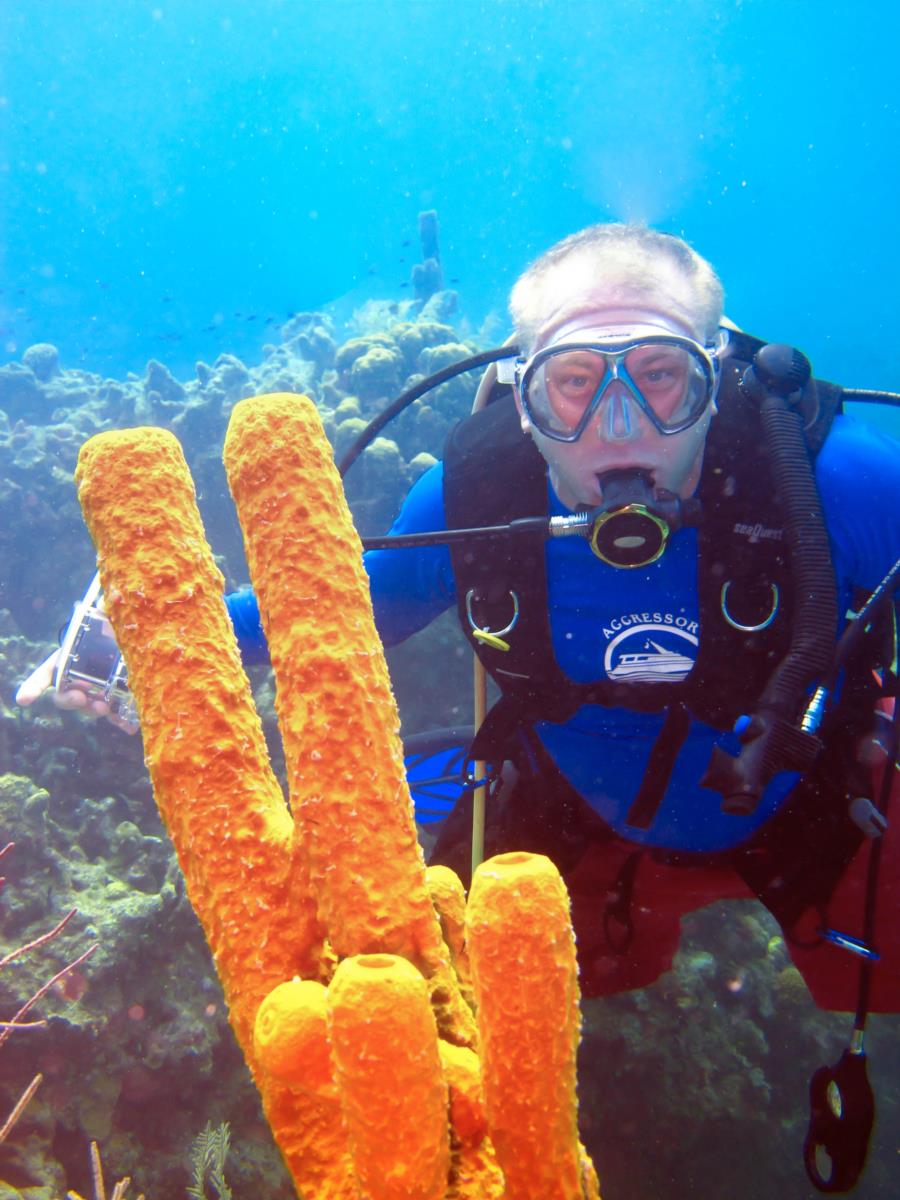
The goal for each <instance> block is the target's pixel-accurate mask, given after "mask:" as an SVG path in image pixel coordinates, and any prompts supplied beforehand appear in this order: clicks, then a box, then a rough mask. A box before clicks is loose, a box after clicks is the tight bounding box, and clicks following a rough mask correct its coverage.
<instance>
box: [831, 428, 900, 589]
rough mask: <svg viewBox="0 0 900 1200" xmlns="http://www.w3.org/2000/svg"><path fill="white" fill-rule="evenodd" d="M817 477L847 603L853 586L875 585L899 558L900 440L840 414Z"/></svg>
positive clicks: (837, 571)
mask: <svg viewBox="0 0 900 1200" xmlns="http://www.w3.org/2000/svg"><path fill="white" fill-rule="evenodd" d="M816 483H817V485H818V488H819V495H820V496H821V499H822V510H823V514H824V517H825V526H826V528H827V530H828V536H829V539H830V541H831V549H832V555H833V559H834V567H835V573H836V575H837V580H838V587H839V589H840V590H841V592H842V593H843V594H842V595H841V600H842V601H843V602H844V603H846V601H847V600H848V599H849V597H848V596H847V595H846V592H847V589H848V588H851V587H860V588H865V589H866V590H868V591H871V590H872V589H873V588H876V587H877V586H878V584H879V583H880V582H881V580H882V579H884V577H885V575H887V573H888V571H889V570H890V569H891V567H892V566H893V565H894V563H895V562H896V561H897V559H898V558H900V442H898V441H896V440H895V439H894V438H891V437H888V436H887V435H886V434H883V433H880V432H878V431H877V430H875V429H872V428H871V427H870V426H868V425H866V424H864V423H863V422H860V421H856V420H854V419H853V418H851V417H847V416H839V417H836V418H835V422H834V425H833V426H832V429H831V432H830V433H829V435H828V438H827V439H826V441H825V445H824V446H823V447H822V450H821V452H820V454H819V456H818V458H817V460H816Z"/></svg>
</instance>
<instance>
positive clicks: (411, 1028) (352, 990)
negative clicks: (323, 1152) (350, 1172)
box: [328, 954, 450, 1200]
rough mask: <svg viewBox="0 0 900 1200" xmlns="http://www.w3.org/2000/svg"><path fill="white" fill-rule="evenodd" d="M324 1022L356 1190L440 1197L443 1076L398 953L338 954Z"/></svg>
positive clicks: (418, 995) (444, 1155)
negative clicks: (340, 958) (340, 956)
mask: <svg viewBox="0 0 900 1200" xmlns="http://www.w3.org/2000/svg"><path fill="white" fill-rule="evenodd" d="M328 1013H329V1030H330V1034H331V1048H332V1058H333V1061H334V1065H335V1077H336V1080H337V1083H338V1087H339V1090H340V1095H341V1102H342V1107H343V1112H344V1119H345V1121H346V1123H347V1129H348V1133H349V1138H350V1146H351V1152H352V1157H353V1163H354V1167H355V1169H356V1173H357V1176H358V1179H359V1185H360V1191H361V1194H362V1195H363V1196H365V1197H366V1198H367V1200H443V1197H444V1195H445V1193H446V1189H447V1174H448V1171H449V1168H450V1146H449V1138H448V1131H447V1085H446V1083H445V1081H444V1077H443V1074H442V1072H441V1061H440V1055H439V1053H438V1039H437V1027H436V1025H435V1020H434V1013H433V1012H432V1009H431V1004H430V1001H429V996H428V989H427V987H426V985H425V980H424V979H423V978H422V975H421V974H420V972H419V971H417V970H416V968H415V967H414V966H413V965H412V964H411V963H410V962H407V960H406V959H404V958H400V957H398V956H396V955H391V954H364V955H360V956H357V957H354V958H348V959H345V960H344V961H343V962H342V963H340V965H339V966H338V968H337V971H336V972H335V974H334V978H333V979H332V981H331V983H330V985H329V987H328Z"/></svg>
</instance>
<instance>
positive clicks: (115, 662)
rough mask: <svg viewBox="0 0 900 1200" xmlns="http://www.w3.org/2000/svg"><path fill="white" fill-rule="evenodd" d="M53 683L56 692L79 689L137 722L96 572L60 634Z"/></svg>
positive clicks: (118, 713)
mask: <svg viewBox="0 0 900 1200" xmlns="http://www.w3.org/2000/svg"><path fill="white" fill-rule="evenodd" d="M53 686H54V687H55V688H56V690H57V692H66V691H69V690H70V689H71V688H78V689H79V690H81V691H83V692H85V693H86V694H87V695H88V696H89V697H90V698H91V699H92V700H103V701H105V702H106V703H107V704H108V705H109V706H110V708H111V709H112V711H113V712H114V713H115V714H116V716H117V717H119V718H120V720H122V721H127V722H129V723H130V724H135V725H136V724H137V719H138V718H137V712H136V710H135V707H134V699H133V697H132V695H131V692H130V691H129V688H128V674H127V671H126V669H125V660H124V659H123V658H122V655H121V653H120V651H119V647H118V646H117V645H116V641H115V638H114V636H113V631H112V626H111V625H110V623H109V618H108V617H107V615H106V612H105V610H104V608H103V597H102V595H101V592H100V576H99V575H95V576H94V578H93V579H92V580H91V583H90V586H89V587H88V590H87V591H86V592H85V594H84V598H83V599H82V600H80V601H79V602H78V604H76V605H75V611H74V612H73V614H72V619H71V621H70V622H69V624H68V627H67V629H66V631H65V633H64V634H63V635H62V638H61V640H60V651H59V658H58V659H57V662H56V671H55V674H54V678H53Z"/></svg>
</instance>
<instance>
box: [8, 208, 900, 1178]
mask: <svg viewBox="0 0 900 1200" xmlns="http://www.w3.org/2000/svg"><path fill="white" fill-rule="evenodd" d="M510 311H511V314H512V317H513V322H514V326H515V336H514V338H513V339H511V343H510V344H509V345H508V346H507V347H506V348H505V350H503V351H500V352H497V353H494V354H493V359H494V360H495V362H494V365H492V366H491V368H490V369H489V371H488V373H487V375H486V376H485V378H484V379H483V380H482V385H481V388H480V389H479V395H480V397H481V399H482V400H483V401H484V403H483V405H482V406H481V407H480V409H479V410H478V411H475V412H474V413H473V414H472V415H471V416H470V417H468V418H467V419H465V420H464V421H462V422H461V423H460V424H459V425H458V426H457V427H456V428H455V429H454V430H453V432H452V433H451V435H450V437H449V438H448V441H447V445H446V449H445V454H444V457H443V461H442V462H440V463H438V464H437V465H435V466H433V467H432V468H431V469H430V470H428V471H426V472H425V473H424V474H423V475H422V476H421V477H420V478H419V479H418V481H417V482H416V483H415V484H414V486H413V487H412V489H411V491H410V492H409V494H408V496H407V498H406V500H405V502H404V504H403V506H402V508H401V511H400V514H399V516H398V517H397V520H396V521H395V523H394V525H393V526H392V528H391V530H390V533H389V534H388V535H387V537H386V538H384V539H379V540H378V542H377V546H378V548H370V549H367V551H366V554H365V566H366V570H367V572H368V575H369V579H370V584H371V593H372V601H373V605H374V610H375V618H376V623H377V626H378V629H379V632H380V634H381V636H382V638H383V640H384V642H385V644H386V645H388V646H391V645H394V644H396V643H398V642H401V641H403V640H404V639H405V638H407V637H409V636H410V635H411V634H413V633H415V632H417V631H418V630H421V629H423V628H424V627H425V626H427V625H428V624H429V623H430V622H431V621H432V620H434V619H435V618H436V617H437V616H438V615H439V614H441V613H442V612H444V611H445V610H446V609H448V608H450V607H451V606H454V605H455V606H456V609H457V611H458V614H459V619H460V624H461V627H462V629H463V632H464V633H465V635H466V637H467V638H468V640H469V641H470V643H471V645H472V647H473V649H474V652H475V654H476V655H477V656H478V658H479V659H480V660H481V662H482V663H483V665H484V667H485V669H486V671H487V673H488V675H489V676H490V677H491V679H492V680H493V681H494V683H495V684H496V686H497V689H498V692H499V700H498V701H497V703H496V704H495V705H494V707H493V708H492V709H491V711H490V713H489V714H488V716H487V719H486V720H485V721H484V723H483V724H482V725H481V727H480V729H479V731H478V733H477V736H476V739H475V743H474V745H473V746H472V747H471V749H470V751H469V757H470V758H471V759H473V760H475V759H477V760H478V761H483V762H486V763H488V764H490V793H489V799H488V803H487V823H486V829H485V834H484V839H485V851H486V853H487V854H495V853H499V852H502V851H505V850H513V849H515V850H529V851H535V852H540V853H544V854H547V855H548V856H549V857H550V858H552V859H553V860H554V861H555V862H556V864H557V865H558V867H559V868H560V870H561V872H562V874H563V877H564V879H565V882H566V885H567V887H568V890H569V894H570V897H571V903H572V916H573V923H574V927H575V931H576V938H577V948H578V956H579V967H580V983H581V989H582V993H583V994H584V995H586V996H598V995H608V994H611V993H614V992H619V991H624V990H631V989H634V988H639V987H644V986H646V985H648V984H650V983H652V982H653V981H654V980H656V979H657V978H658V977H659V976H660V975H661V974H662V973H663V972H665V971H666V970H668V969H669V968H670V967H671V965H672V960H673V957H674V954H675V952H676V950H677V948H678V944H679V939H680V932H681V927H680V926H681V918H682V916H683V915H684V914H685V913H688V912H691V911H693V910H695V909H698V908H701V907H703V906H705V905H707V904H710V903H712V902H713V901H715V900H720V899H729V898H751V897H757V898H759V899H760V900H761V901H762V902H763V903H764V904H765V905H766V907H767V908H768V909H769V910H770V911H771V912H772V913H773V914H774V916H775V917H776V918H777V920H778V921H779V922H780V924H781V926H782V928H783V930H784V933H785V939H786V943H787V946H788V948H789V950H790V953H791V955H792V958H793V961H794V963H795V965H796V966H797V968H798V969H799V970H800V972H801V974H802V975H803V977H804V979H805V980H806V983H807V985H808V987H809V988H810V991H811V993H812V995H813V997H814V999H815V1001H816V1003H817V1004H818V1005H819V1006H820V1007H822V1008H826V1009H838V1010H851V1011H853V1010H855V1011H856V1013H857V1030H858V1033H859V1038H858V1039H857V1041H856V1042H855V1043H854V1045H853V1046H852V1047H851V1050H849V1051H848V1055H850V1057H851V1059H852V1061H851V1062H850V1067H849V1068H846V1067H845V1065H844V1059H842V1060H841V1064H840V1065H839V1066H838V1068H835V1069H834V1070H832V1069H831V1068H823V1070H825V1071H831V1074H830V1075H828V1077H827V1078H825V1077H824V1076H822V1077H821V1078H819V1082H818V1084H817V1085H816V1087H817V1089H818V1090H817V1091H816V1092H815V1094H814V1095H812V1099H813V1114H814V1123H813V1125H811V1127H810V1135H809V1139H811V1140H810V1141H809V1149H808V1155H807V1169H808V1170H809V1172H810V1176H811V1178H812V1179H813V1181H814V1182H815V1183H816V1184H817V1186H819V1187H820V1188H821V1189H822V1190H826V1191H828V1190H831V1191H835V1190H842V1188H843V1187H845V1186H849V1183H852V1181H853V1179H855V1178H856V1176H857V1175H858V1173H859V1170H861V1167H862V1161H863V1160H864V1157H865V1140H867V1137H868V1132H867V1131H866V1133H865V1139H864V1140H863V1142H862V1149H861V1150H860V1137H861V1134H860V1133H859V1130H858V1129H856V1131H855V1133H854V1132H853V1131H851V1133H850V1134H848V1122H847V1121H846V1120H844V1121H843V1122H842V1121H841V1119H840V1117H838V1118H835V1116H834V1111H833V1109H834V1105H833V1104H832V1105H831V1107H830V1108H829V1104H828V1102H827V1101H826V1100H823V1099H822V1096H824V1095H825V1094H826V1092H827V1088H828V1085H833V1086H835V1087H839V1088H843V1089H844V1090H845V1107H846V1112H849V1111H851V1109H852V1111H853V1112H857V1111H858V1112H859V1113H861V1116H860V1118H859V1121H858V1122H857V1124H858V1125H860V1127H862V1126H865V1123H866V1111H865V1110H866V1104H867V1099H866V1092H865V1087H867V1086H868V1085H867V1084H866V1085H865V1087H863V1086H862V1084H861V1083H860V1081H859V1078H858V1071H857V1070H856V1068H857V1066H858V1064H859V1061H860V1060H864V1056H863V1054H862V1025H863V1024H864V1021H865V1015H866V1014H867V1013H868V1012H869V1011H874V1012H897V1011H900V925H898V923H897V921H896V919H895V917H896V906H897V903H898V901H900V832H898V827H900V814H895V815H894V818H893V826H892V824H891V823H890V822H889V821H888V819H887V807H888V800H889V793H890V790H891V785H892V782H893V780H894V778H895V776H896V771H895V763H894V760H895V758H896V739H897V725H896V722H893V721H892V720H891V718H890V716H889V712H890V708H891V698H892V697H894V696H895V695H896V678H897V676H896V638H895V629H896V615H895V607H894V604H895V595H896V589H897V586H898V570H897V562H898V559H900V444H897V443H896V442H894V441H893V440H891V439H890V438H888V437H887V436H885V435H883V434H880V433H878V432H876V431H874V430H872V429H870V428H868V427H867V426H865V425H863V424H861V423H858V422H856V421H855V420H853V419H851V418H850V417H848V416H846V415H845V414H844V413H843V412H842V411H841V410H842V407H843V403H844V401H845V400H846V399H848V398H861V394H860V393H856V394H855V397H854V394H853V393H850V392H846V391H844V390H843V389H841V388H840V387H837V386H836V385H832V384H828V383H824V382H823V381H820V380H815V379H813V378H812V377H811V374H810V369H809V364H808V362H807V361H806V359H805V358H804V357H803V356H802V355H801V354H799V353H798V352H797V351H794V350H791V349H790V348H789V347H784V346H773V345H766V344H765V343H764V342H761V341H759V340H757V339H756V338H753V337H751V336H749V335H748V334H745V333H743V332H742V331H740V330H739V329H737V328H736V327H734V326H733V325H732V324H731V323H730V322H728V321H727V320H726V319H725V318H724V317H723V290H722V286H721V284H720V282H719V280H718V278H717V277H716V274H715V272H714V271H713V269H712V267H711V266H710V265H709V263H707V262H706V261H705V260H704V259H703V258H701V257H700V255H698V254H697V253H696V252H695V251H694V250H693V249H691V248H690V247H689V246H688V245H687V244H686V243H685V242H684V241H682V240H681V239H679V238H677V237H674V236H670V235H666V234H662V233H658V232H655V231H653V230H650V229H647V228H643V227H637V226H628V225H618V224H606V225H598V226H593V227H590V228H588V229H585V230H583V231H581V232H579V233H576V234H574V235H572V236H570V237H568V238H566V239H564V240H563V241H561V242H560V243H558V244H557V245H555V246H554V247H552V248H551V249H550V250H548V251H547V252H546V253H545V254H544V255H543V256H541V257H540V258H538V259H537V260H536V261H535V262H534V263H533V264H532V265H531V266H530V267H528V269H527V270H526V271H525V272H524V273H523V275H522V276H521V277H520V278H519V280H518V281H517V282H516V284H515V286H514V287H513V290H512V294H511V299H510ZM513 342H514V343H515V344H514V345H513V344H512V343H513ZM367 544H368V545H370V546H371V545H372V544H373V543H372V542H369V543H367ZM226 603H227V606H228V609H229V612H230V615H231V618H232V623H233V625H234V628H235V631H236V633H237V636H238V641H239V644H240V646H241V649H242V651H243V653H244V655H245V658H246V659H247V660H248V661H253V660H256V661H265V658H266V648H265V639H264V636H263V633H262V629H261V626H260V621H259V613H258V609H257V606H256V601H255V598H254V596H253V593H252V591H250V590H248V589H244V590H241V591H239V592H236V593H233V594H231V595H229V596H228V597H226ZM851 617H852V619H851ZM49 662H50V660H48V663H49ZM52 670H53V665H52V663H50V666H49V670H48V664H46V663H45V664H42V667H40V668H38V670H37V671H36V672H35V673H34V674H33V675H32V676H31V677H30V678H29V679H28V680H26V681H25V683H23V685H22V687H21V688H20V690H19V694H18V696H17V699H18V700H19V702H20V703H23V704H27V703H31V702H33V700H34V699H36V698H37V695H39V694H40V692H41V691H42V690H43V689H44V688H45V687H46V686H48V685H49V683H50V681H51V674H52ZM59 702H61V703H62V704H63V705H64V706H67V707H81V708H84V709H86V710H88V711H93V712H95V713H99V714H103V715H108V714H109V713H110V705H109V704H108V703H107V702H106V701H105V700H104V699H102V698H101V699H97V698H96V697H90V696H88V695H87V694H85V693H77V690H76V689H72V690H70V691H69V692H63V693H62V694H61V695H60V696H59ZM113 715H115V706H113ZM117 719H118V720H119V723H122V721H123V718H122V717H121V716H119V717H118V718H117ZM125 723H126V724H127V723H128V721H127V720H126V721H125ZM472 807H473V799H472V790H471V789H466V790H464V792H463V794H462V796H461V797H460V799H459V801H458V802H457V804H456V806H455V808H454V809H453V811H452V812H451V813H450V815H449V816H448V817H447V819H446V820H445V821H444V822H443V824H442V827H441V829H440V831H439V833H438V836H437V842H436V844H435V847H434V850H433V852H432V855H431V861H432V862H439V863H444V864H447V865H450V866H452V867H453V868H454V869H455V870H456V871H457V872H458V873H459V874H460V876H461V877H462V878H463V879H464V880H465V879H467V878H468V875H469V863H470V856H471V819H472ZM873 880H875V881H877V884H878V887H877V888H875V886H874V884H873ZM876 891H877V893H878V895H877V905H876V896H875V892H876ZM876 911H877V912H878V913H880V915H881V918H882V919H881V920H880V921H878V922H877V925H876V922H875V914H876ZM855 964H857V965H858V968H859V970H856V969H854V965H855ZM845 1058H847V1055H845ZM848 1071H849V1073H848ZM820 1074H821V1073H819V1075H820ZM817 1078H818V1075H817ZM814 1082H815V1081H814ZM832 1094H833V1093H832ZM835 1121H837V1125H835ZM870 1124H871V1121H869V1125H870ZM854 1129H855V1127H854ZM848 1136H850V1140H851V1141H853V1137H854V1136H855V1137H856V1141H855V1142H854V1144H853V1147H851V1149H850V1150H847V1149H846V1147H844V1146H843V1142H842V1139H844V1140H846V1139H847V1137H848ZM823 1146H824V1147H825V1148H826V1150H827V1152H828V1156H829V1158H830V1160H833V1164H832V1165H829V1166H828V1167H827V1169H826V1168H825V1167H822V1166H821V1165H820V1163H819V1159H818V1158H817V1157H816V1153H817V1151H818V1149H819V1148H821V1147H823ZM860 1155H861V1157H860ZM854 1156H855V1157H854ZM848 1181H849V1183H848Z"/></svg>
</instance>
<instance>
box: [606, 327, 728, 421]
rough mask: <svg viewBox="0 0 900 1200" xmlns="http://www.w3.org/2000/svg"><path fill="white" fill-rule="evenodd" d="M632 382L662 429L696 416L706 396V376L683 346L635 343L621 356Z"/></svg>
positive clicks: (707, 381) (705, 400)
mask: <svg viewBox="0 0 900 1200" xmlns="http://www.w3.org/2000/svg"><path fill="white" fill-rule="evenodd" d="M625 369H626V371H627V372H628V377H629V379H630V380H631V383H632V385H633V386H634V388H635V389H636V391H637V392H638V393H639V395H640V396H641V398H642V399H643V401H644V405H645V406H646V408H647V409H648V410H649V411H650V412H652V413H653V414H654V416H655V417H656V419H657V420H658V421H659V424H660V425H661V426H662V427H663V429H668V428H672V429H674V428H677V427H680V426H681V425H683V423H684V422H685V421H688V420H690V419H692V418H693V417H694V416H695V415H699V413H701V412H702V411H703V409H704V408H705V407H706V403H707V401H708V399H709V382H710V381H709V376H708V373H707V372H706V371H704V369H703V365H702V363H701V361H700V360H699V359H698V357H697V355H696V354H694V353H693V352H692V351H690V350H688V349H686V348H685V347H684V346H671V345H665V344H663V345H655V346H654V345H649V346H636V347H635V348H634V349H633V350H629V351H628V352H627V353H626V355H625Z"/></svg>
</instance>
